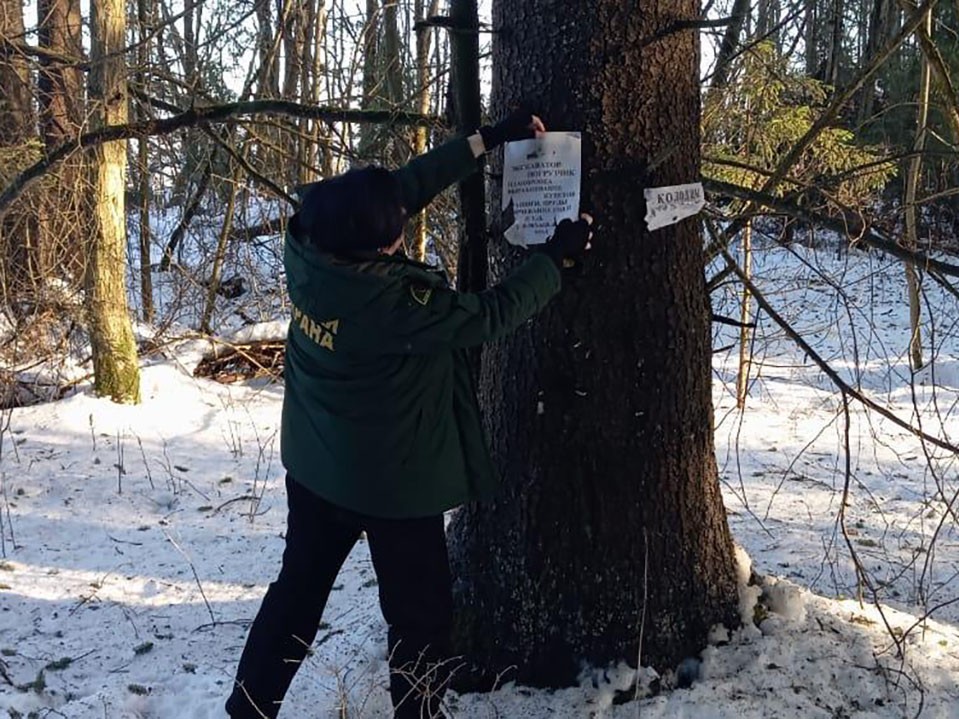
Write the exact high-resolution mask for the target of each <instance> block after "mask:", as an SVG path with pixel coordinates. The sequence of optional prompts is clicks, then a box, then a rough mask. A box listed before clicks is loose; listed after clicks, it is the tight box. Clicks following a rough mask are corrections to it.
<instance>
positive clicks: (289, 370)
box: [281, 140, 560, 518]
mask: <svg viewBox="0 0 959 719" xmlns="http://www.w3.org/2000/svg"><path fill="white" fill-rule="evenodd" d="M475 168H476V162H475V160H474V159H473V156H472V153H471V152H470V150H469V147H468V145H467V143H466V141H465V140H454V141H452V142H450V143H447V144H446V145H443V146H442V147H439V148H437V149H436V150H434V151H433V152H430V153H427V154H425V155H422V156H420V157H418V158H416V159H415V160H413V161H412V162H410V163H409V164H408V165H406V166H405V167H403V168H402V169H400V170H397V171H396V173H397V178H398V179H399V180H400V182H401V186H402V187H403V192H404V203H405V206H406V207H407V208H408V210H409V212H410V213H412V212H415V211H417V210H419V209H420V208H422V207H423V206H425V205H426V204H427V203H428V202H429V201H430V200H431V199H432V198H433V197H434V196H435V195H436V194H437V193H438V192H439V191H441V190H442V189H444V188H445V187H446V186H448V185H450V184H452V183H453V182H455V181H457V180H459V179H461V178H462V177H464V176H466V175H468V174H469V173H470V172H472V171H473V170H475ZM285 264H286V275H287V286H288V290H289V295H290V300H291V303H292V306H293V308H292V313H293V317H292V321H291V323H290V329H289V333H288V336H287V342H286V365H285V382H286V391H285V393H284V400H283V419H282V429H281V454H282V458H283V464H284V466H285V467H286V469H287V471H289V473H290V474H291V476H292V477H293V478H294V479H295V480H296V481H298V482H300V483H302V484H303V485H305V486H306V487H307V488H309V489H310V490H312V491H313V492H315V493H316V494H318V495H320V496H321V497H323V498H325V499H326V500H328V501H330V502H332V503H333V504H336V505H339V506H341V507H345V508H347V509H350V510H352V511H355V512H359V513H361V514H366V515H371V516H376V517H388V518H409V517H419V516H428V515H435V514H440V513H441V512H443V511H445V510H447V509H450V508H451V507H454V506H456V505H458V504H461V503H462V502H464V501H466V500H469V499H477V498H480V497H482V496H484V495H487V494H488V493H489V492H490V491H491V490H492V489H494V488H495V486H496V484H497V477H496V472H495V470H494V468H493V464H492V461H491V459H490V456H489V452H488V450H487V447H486V441H485V437H484V433H483V429H482V425H481V422H480V413H479V407H478V405H477V402H476V396H475V392H474V388H473V382H472V378H471V377H470V370H469V365H468V362H467V354H466V349H467V348H469V347H474V346H477V345H480V344H482V343H484V342H487V341H490V340H494V339H496V338H498V337H501V336H503V335H504V334H506V333H508V332H510V331H512V330H514V329H515V328H516V327H518V326H519V325H521V324H522V323H523V322H524V321H526V320H527V319H528V318H529V317H531V316H532V315H534V314H535V313H537V312H538V311H539V310H541V309H542V308H543V307H544V306H545V305H546V303H547V302H549V300H550V299H551V298H552V297H553V295H555V294H556V293H557V292H558V291H559V287H560V273H559V271H558V270H557V268H556V266H555V265H554V264H553V262H552V261H551V260H550V259H549V258H548V257H546V256H545V255H543V254H535V255H533V256H531V257H530V258H529V259H528V260H527V261H526V262H525V263H524V264H523V265H521V266H520V267H519V268H517V270H516V271H515V272H513V274H511V275H510V276H509V277H508V278H507V279H506V280H504V281H503V282H502V283H500V284H499V285H497V286H495V287H493V288H491V289H489V290H486V291H484V292H480V293H475V294H472V293H458V292H454V291H452V290H450V289H449V288H448V287H447V283H446V281H445V279H444V278H443V276H442V275H441V274H440V273H438V272H436V271H435V270H433V269H432V268H430V267H429V266H427V265H423V264H420V263H417V262H413V261H411V260H408V259H406V258H404V257H398V256H392V257H391V256H386V255H370V256H367V257H351V258H344V257H340V256H333V255H330V254H326V253H323V252H321V251H320V250H318V249H317V248H316V247H315V246H314V245H311V244H307V243H304V242H302V241H301V239H300V238H297V237H294V236H291V235H288V236H287V238H286V248H285Z"/></svg>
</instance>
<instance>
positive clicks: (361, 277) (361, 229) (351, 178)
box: [226, 110, 591, 719]
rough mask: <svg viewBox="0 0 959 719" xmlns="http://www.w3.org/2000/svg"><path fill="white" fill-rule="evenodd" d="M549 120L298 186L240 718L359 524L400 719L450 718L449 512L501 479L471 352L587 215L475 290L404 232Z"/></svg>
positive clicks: (517, 312)
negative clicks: (264, 541)
mask: <svg viewBox="0 0 959 719" xmlns="http://www.w3.org/2000/svg"><path fill="white" fill-rule="evenodd" d="M544 130H545V127H544V126H543V123H542V122H541V120H540V119H539V118H538V117H536V116H535V115H532V114H531V113H529V112H527V111H524V110H518V111H516V112H514V113H512V114H511V115H510V116H509V117H507V118H506V119H505V120H503V121H502V122H500V123H498V124H496V125H493V126H485V127H483V128H480V130H479V131H478V132H477V133H476V134H473V135H471V136H469V137H466V138H459V139H455V140H452V141H450V142H448V143H446V144H444V145H442V146H440V147H438V148H436V149H435V150H433V151H431V152H428V153H426V154H424V155H421V156H419V157H417V158H415V159H413V160H412V161H411V162H409V163H408V164H407V165H405V166H404V167H402V168H400V169H398V170H395V171H393V172H390V171H387V170H385V169H383V168H378V167H368V168H364V169H359V170H351V171H349V172H347V173H345V174H344V175H340V176H338V177H334V178H331V179H328V180H324V181H322V182H318V183H315V184H313V185H310V186H308V187H307V188H306V189H305V191H304V192H303V193H302V203H301V206H300V208H299V211H298V212H297V213H296V214H295V215H294V216H293V217H292V218H291V219H290V222H289V226H288V232H287V236H286V243H285V257H284V262H285V266H286V277H287V288H288V290H289V296H290V302H291V306H292V307H291V310H292V319H291V322H290V329H289V333H288V336H287V342H286V363H285V369H284V380H285V393H284V399H283V415H282V422H281V455H282V459H283V465H284V467H285V468H286V470H287V476H286V489H287V501H288V517H287V533H286V548H285V550H284V553H283V564H282V568H281V570H280V574H279V576H278V578H277V579H276V581H274V582H273V583H272V584H270V586H269V588H268V590H267V592H266V596H265V597H264V599H263V603H262V605H261V607H260V610H259V612H258V613H257V616H256V619H255V620H254V622H253V625H252V627H251V628H250V633H249V636H248V638H247V642H246V646H245V647H244V650H243V653H242V655H241V658H240V662H239V666H238V668H237V674H236V681H235V683H234V688H233V691H232V694H231V695H230V697H229V699H228V700H227V704H226V708H227V712H228V713H229V715H230V716H231V717H232V718H233V719H247V718H256V719H263V718H264V717H266V718H267V719H274V718H275V717H276V716H277V714H278V713H279V711H280V706H281V703H282V701H283V697H284V696H285V694H286V691H287V689H288V687H289V685H290V683H291V682H292V680H293V677H294V675H295V673H296V671H297V669H298V667H299V665H300V662H302V660H303V659H304V658H305V656H306V655H307V652H308V650H309V647H310V644H311V643H312V642H313V639H314V638H315V636H316V632H317V629H318V626H319V623H320V618H321V616H322V613H323V609H324V607H325V605H326V601H327V598H328V596H329V593H330V590H331V588H332V586H333V583H334V581H335V579H336V575H337V573H338V572H339V570H340V567H341V566H342V564H343V562H344V561H345V560H346V557H347V555H348V554H349V552H350V551H351V550H352V548H353V546H354V544H355V543H356V541H357V540H358V539H359V537H360V534H361V532H365V533H366V537H367V540H368V542H369V549H370V554H371V557H372V560H373V567H374V569H375V571H376V575H377V579H378V585H379V595H380V606H381V609H382V611H383V616H384V618H385V620H386V623H387V625H388V648H389V663H390V669H391V671H390V694H391V698H392V701H393V707H394V717H395V718H396V719H413V718H416V719H421V718H424V717H440V716H442V714H441V703H442V698H443V693H444V690H445V685H446V683H447V681H448V679H449V672H450V663H451V659H450V647H449V643H450V639H449V633H450V625H451V622H452V599H451V580H450V571H449V564H448V559H447V552H446V536H445V530H444V522H443V513H444V512H445V511H446V510H448V509H451V508H453V507H456V506H457V505H459V504H461V503H463V502H465V501H467V500H475V499H482V498H483V497H486V496H488V495H489V494H490V492H492V491H493V490H494V489H495V487H496V484H497V477H496V472H495V470H494V467H493V464H492V461H491V459H490V456H489V452H488V450H487V447H486V442H485V438H484V435H483V429H482V426H481V422H480V413H479V408H478V405H477V400H476V396H475V393H474V389H473V383H472V379H471V376H470V369H469V363H468V359H467V350H468V348H470V347H476V346H478V345H480V344H482V343H484V342H488V341H490V340H494V339H496V338H497V337H501V336H503V335H504V334H506V333H508V332H510V331H512V330H514V329H515V328H517V327H518V326H520V325H521V324H522V323H524V322H525V321H526V320H527V319H529V318H530V317H531V316H532V315H534V314H536V313H537V312H539V311H540V310H541V309H543V307H545V306H546V304H547V303H548V302H549V301H550V299H551V298H552V297H553V296H554V295H555V294H556V293H557V292H559V290H560V284H561V271H560V269H561V267H562V265H563V261H564V259H566V258H571V257H576V256H578V255H579V254H581V253H582V252H583V251H584V250H585V249H586V248H587V247H588V241H589V238H590V230H589V223H590V221H591V220H590V219H589V218H588V217H587V216H585V215H584V219H581V220H579V221H577V222H572V221H570V220H564V221H563V222H562V223H560V224H559V225H558V226H557V228H556V231H555V232H554V234H553V237H552V238H551V239H550V240H549V241H548V242H547V243H546V244H545V245H544V246H543V251H542V252H534V253H531V255H530V257H529V258H528V259H527V260H526V262H525V263H524V264H522V265H521V266H520V267H518V268H517V269H516V270H515V271H514V272H513V273H512V274H511V275H510V276H509V277H507V278H506V279H505V280H504V281H503V282H501V283H500V284H498V285H496V286H494V287H492V288H490V289H488V290H486V291H484V292H479V293H460V292H455V291H453V290H451V289H450V288H449V287H448V286H447V283H446V280H445V279H444V277H443V275H442V274H441V273H439V272H437V271H436V270H435V269H434V268H432V267H430V266H428V265H424V264H421V263H418V262H414V261H412V260H410V259H407V258H406V257H404V256H403V255H402V254H401V253H400V252H399V250H400V248H401V246H402V242H403V225H404V223H405V221H406V218H407V217H410V216H412V215H413V214H415V213H417V212H419V210H420V209H422V208H423V207H425V206H426V205H427V204H428V203H429V202H430V200H432V199H433V198H434V197H435V196H436V195H437V194H438V193H439V192H441V191H442V190H443V189H445V188H446V187H448V186H449V185H451V184H453V183H454V182H457V181H459V180H461V179H463V178H465V177H466V176H468V175H469V174H471V173H472V172H475V171H476V169H477V161H476V160H477V158H478V157H479V156H480V155H482V154H483V153H484V152H488V151H490V150H492V149H494V148H495V147H497V146H499V145H500V144H502V143H503V142H506V141H509V140H517V139H521V138H526V137H532V136H533V133H534V132H536V131H544Z"/></svg>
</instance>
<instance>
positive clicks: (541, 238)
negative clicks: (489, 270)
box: [502, 132, 582, 247]
mask: <svg viewBox="0 0 959 719" xmlns="http://www.w3.org/2000/svg"><path fill="white" fill-rule="evenodd" d="M581 177H582V156H581V154H580V135H579V133H578V132H546V133H543V134H541V135H540V136H539V137H537V138H535V139H532V140H520V141H519V142H508V143H506V147H505V150H504V156H503V203H502V209H503V218H504V221H503V224H504V225H505V226H506V230H505V231H504V232H503V234H504V235H506V239H507V240H508V241H509V242H510V243H512V244H514V245H522V246H524V247H525V246H527V245H540V244H542V243H544V242H546V240H548V239H549V238H550V236H551V235H552V234H553V230H554V229H555V228H556V225H557V224H558V223H559V221H560V220H564V219H566V218H569V219H572V220H575V219H577V218H578V217H579V184H580V178H581Z"/></svg>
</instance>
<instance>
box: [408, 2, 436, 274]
mask: <svg viewBox="0 0 959 719" xmlns="http://www.w3.org/2000/svg"><path fill="white" fill-rule="evenodd" d="M438 10H439V0H432V2H430V4H429V7H428V8H427V6H426V2H425V0H416V4H415V8H414V13H415V17H416V22H418V23H422V22H423V21H424V20H426V18H428V17H432V16H434V15H436V14H437V12H438ZM431 38H432V30H431V28H429V27H427V26H426V25H420V26H419V27H418V29H417V31H416V88H417V94H416V109H417V112H419V113H420V114H421V115H427V114H429V111H430V102H431V96H430V95H431V93H430V67H429V60H430V39H431ZM413 133H414V134H413V154H414V155H422V154H423V153H424V152H426V145H427V141H428V139H429V128H426V127H417V128H416V129H415V130H414V131H413ZM428 229H429V218H428V215H427V209H426V208H425V207H424V208H423V210H422V211H421V212H420V213H419V214H418V215H417V216H416V217H415V218H414V222H413V245H414V248H415V250H414V256H415V257H416V259H418V260H419V261H420V262H425V261H426V249H427V247H426V245H427V237H428Z"/></svg>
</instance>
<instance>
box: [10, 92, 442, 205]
mask: <svg viewBox="0 0 959 719" xmlns="http://www.w3.org/2000/svg"><path fill="white" fill-rule="evenodd" d="M248 115H287V116H290V117H304V118H309V119H314V120H325V121H326V122H364V123H382V124H387V123H388V124H392V125H410V126H418V125H427V126H429V125H435V124H437V123H438V122H439V120H438V119H437V118H434V117H428V116H424V115H420V114H417V113H412V112H396V111H392V110H349V109H342V108H333V107H316V106H313V105H304V104H302V103H299V102H291V101H288V100H251V101H247V102H231V103H225V104H223V105H211V106H209V107H191V108H190V109H188V110H184V111H183V112H181V113H179V114H178V115H174V116H173V117H165V118H162V119H158V120H152V119H151V120H143V121H141V122H133V123H128V124H124V125H109V126H107V127H103V128H100V129H98V130H93V131H92V132H86V133H84V134H82V135H80V136H79V137H77V138H76V139H74V140H71V141H69V142H65V143H63V144H62V145H60V146H59V147H56V148H54V149H53V150H51V151H50V153H48V154H47V156H46V157H45V158H44V159H42V160H39V161H37V162H35V163H34V164H33V165H31V166H30V167H28V168H27V169H25V170H24V171H23V172H21V173H19V174H18V175H16V176H15V177H14V178H13V179H12V180H11V181H10V184H9V185H7V187H6V188H4V190H3V192H2V193H0V219H2V218H3V217H4V215H6V213H7V210H8V209H9V207H10V205H11V204H12V203H13V201H14V200H16V199H17V198H18V197H19V196H20V195H21V194H23V192H24V191H25V190H26V189H27V188H28V187H30V185H32V184H33V183H34V182H36V181H37V180H38V179H40V178H41V177H42V176H43V175H44V174H45V173H46V172H47V171H49V170H50V168H51V167H53V166H54V165H56V164H57V163H58V162H60V161H62V160H63V159H65V158H67V157H69V156H70V155H71V154H73V153H74V152H76V151H77V150H81V149H86V148H89V147H95V146H97V145H102V144H103V143H106V142H114V141H116V140H130V139H132V138H142V137H155V136H159V135H169V134H171V133H174V132H177V131H179V130H184V129H186V128H189V127H195V126H197V125H203V124H215V123H222V122H232V121H236V120H237V119H238V118H242V117H246V116H248Z"/></svg>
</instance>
